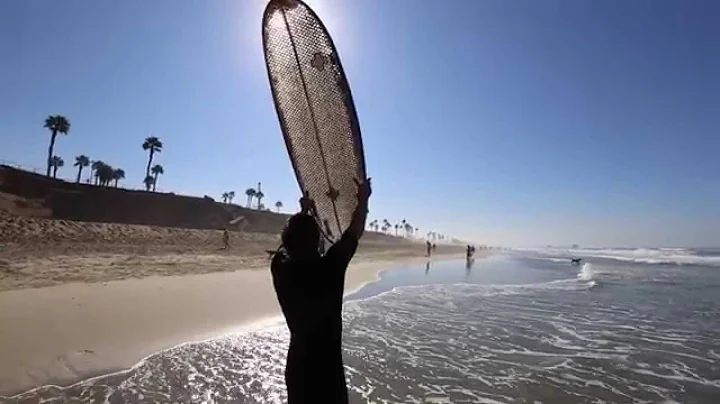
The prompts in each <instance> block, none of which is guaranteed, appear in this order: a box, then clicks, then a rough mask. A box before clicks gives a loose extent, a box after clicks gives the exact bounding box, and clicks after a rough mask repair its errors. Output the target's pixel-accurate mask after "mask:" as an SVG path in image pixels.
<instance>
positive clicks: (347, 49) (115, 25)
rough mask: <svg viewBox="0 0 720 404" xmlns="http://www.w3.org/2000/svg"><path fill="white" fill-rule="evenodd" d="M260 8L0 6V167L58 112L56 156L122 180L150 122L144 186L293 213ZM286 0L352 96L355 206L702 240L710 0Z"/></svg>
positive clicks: (28, 157)
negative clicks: (359, 196)
mask: <svg viewBox="0 0 720 404" xmlns="http://www.w3.org/2000/svg"><path fill="white" fill-rule="evenodd" d="M264 4H265V2H264V1H262V0H244V1H237V0H214V1H171V0H154V1H144V0H126V1H122V2H96V1H89V0H82V1H79V0H68V1H62V2H60V1H40V0H26V1H2V2H0V49H2V55H3V56H2V59H1V61H0V160H7V161H12V162H15V163H19V164H24V165H27V166H34V167H38V168H41V167H43V161H44V159H45V153H46V148H47V143H48V140H49V134H48V132H47V131H46V130H45V129H43V128H42V123H43V119H44V118H45V117H46V116H47V115H48V114H55V113H59V114H63V115H65V116H67V117H68V118H69V119H70V121H71V123H72V130H71V132H70V134H69V135H68V136H66V137H63V138H60V139H59V140H58V142H57V146H56V154H58V155H60V156H62V157H63V158H64V159H65V161H66V164H67V165H70V164H72V160H73V159H74V156H76V155H78V154H86V155H88V156H90V157H91V158H92V159H101V160H103V161H105V162H107V163H109V164H111V165H113V166H116V167H121V168H123V169H125V171H126V173H127V180H125V182H124V183H125V184H126V185H127V186H131V187H140V186H141V181H142V178H143V172H144V167H145V163H146V158H147V156H146V154H145V153H144V152H143V151H142V149H141V147H140V146H141V143H142V141H143V139H144V138H145V137H146V136H150V135H153V136H158V137H160V138H161V139H162V140H163V142H164V143H165V148H164V150H163V152H162V154H161V155H160V156H159V157H158V160H157V161H158V163H160V164H162V165H163V166H164V167H165V175H164V176H163V177H162V178H161V179H160V181H159V184H158V186H159V188H161V189H162V190H165V191H174V192H178V193H187V194H194V195H203V194H209V195H212V196H214V197H216V198H217V197H219V195H220V194H221V193H222V192H223V191H227V190H235V191H236V192H237V193H242V192H243V191H244V190H245V189H246V188H247V187H249V186H254V185H255V184H256V183H257V182H258V181H262V183H263V191H264V193H265V195H266V199H267V201H268V202H271V203H272V202H274V201H275V200H281V201H283V202H284V203H285V205H286V210H288V209H294V208H295V206H296V199H297V196H298V188H297V185H296V182H295V179H294V176H293V173H292V169H291V166H290V163H289V161H288V157H287V153H286V150H285V148H284V144H283V142H282V137H281V134H280V131H279V126H278V121H277V117H276V115H275V111H274V108H273V104H272V99H271V95H270V90H269V86H268V80H267V75H266V71H265V67H264V62H263V56H262V45H261V39H260V22H261V17H262V10H263V8H264ZM308 4H310V5H311V6H312V7H314V8H315V10H316V12H317V13H318V14H319V15H320V17H321V18H323V20H324V21H325V23H326V25H327V26H328V29H329V30H330V32H331V34H332V35H333V38H334V40H335V42H336V45H337V47H338V49H339V52H340V55H341V57H342V60H343V64H344V67H345V70H346V73H347V75H348V79H349V81H350V85H351V87H352V89H353V93H354V96H355V103H356V107H357V109H358V114H359V118H360V122H361V127H362V131H363V139H364V143H365V148H366V151H365V153H366V158H367V166H368V171H369V173H370V175H371V176H372V177H373V183H374V187H375V189H374V191H375V193H374V196H373V201H372V206H371V218H387V219H390V220H391V221H400V220H402V219H407V220H408V221H410V222H412V223H414V224H416V225H417V226H418V227H420V228H421V229H422V230H423V231H428V230H430V229H434V230H438V231H441V232H445V233H447V234H451V235H455V236H457V237H463V238H468V239H473V240H475V241H478V242H486V243H494V244H501V245H544V244H568V243H578V244H583V245H596V246H600V245H602V246H624V245H625V246H634V245H637V246H648V245H666V246H670V245H675V246H678V245H688V246H699V245H706V246H707V245H720V158H719V157H718V154H719V152H720V24H717V21H718V20H720V3H717V2H715V1H672V2H671V1H661V0H652V1H650V0H638V1H631V2H626V1H618V0H607V1H583V0H578V1H560V2H558V1H539V0H537V1H536V0H515V1H485V0H466V1H453V2H450V1H429V0H393V1H387V0H363V1H350V0H314V1H313V0H309V1H308ZM60 174H61V176H63V177H65V178H72V177H73V175H74V172H73V169H72V167H65V168H63V169H61V172H60ZM243 199H244V198H241V200H243Z"/></svg>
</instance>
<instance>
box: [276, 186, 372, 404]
mask: <svg viewBox="0 0 720 404" xmlns="http://www.w3.org/2000/svg"><path fill="white" fill-rule="evenodd" d="M370 193H371V187H370V180H369V179H368V180H367V181H366V182H365V183H363V184H358V207H357V209H356V210H355V213H354V214H353V217H352V221H351V223H350V227H349V228H348V229H347V230H346V231H345V233H343V234H342V236H341V237H340V240H339V241H338V242H337V243H335V244H334V245H333V246H331V247H330V248H329V249H328V251H327V254H325V255H324V256H323V255H321V254H320V253H319V252H318V245H319V242H320V237H321V233H320V229H319V228H318V225H317V223H316V221H315V219H314V218H313V216H311V214H310V212H311V211H312V210H313V209H314V208H313V203H312V201H311V200H309V199H308V198H307V197H303V198H302V199H301V200H300V206H301V208H302V211H301V212H300V213H298V214H296V215H294V216H293V217H291V218H290V220H288V223H287V225H286V226H285V229H284V230H283V233H282V242H283V248H282V250H281V251H280V252H279V253H278V254H276V255H275V256H274V257H273V260H272V264H271V267H270V269H271V272H272V276H273V285H274V286H275V292H276V293H277V297H278V301H279V302H280V307H281V308H282V312H283V314H284V315H285V320H286V322H287V325H288V328H289V329H290V348H289V349H288V355H287V365H286V367H285V384H286V386H287V393H288V404H304V403H329V404H346V403H347V402H348V393H347V385H346V384H345V369H344V368H343V362H342V345H341V343H342V300H343V293H344V288H345V272H346V271H347V267H348V264H349V263H350V260H351V259H352V257H353V255H354V254H355V250H356V249H357V246H358V240H359V239H360V237H361V236H362V233H363V230H364V229H365V220H366V218H367V207H368V198H369V197H370Z"/></svg>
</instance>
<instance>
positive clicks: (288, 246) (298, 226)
mask: <svg viewBox="0 0 720 404" xmlns="http://www.w3.org/2000/svg"><path fill="white" fill-rule="evenodd" d="M320 236H321V235H320V229H319V228H318V225H317V222H315V219H314V218H313V217H312V216H310V215H308V214H304V213H298V214H295V215H293V216H292V217H290V219H289V220H288V221H287V223H286V224H285V228H284V229H283V232H282V236H281V239H282V243H283V247H284V248H285V250H286V251H287V252H288V253H289V254H290V255H291V256H292V255H298V254H307V253H309V252H317V250H318V245H319V244H320Z"/></svg>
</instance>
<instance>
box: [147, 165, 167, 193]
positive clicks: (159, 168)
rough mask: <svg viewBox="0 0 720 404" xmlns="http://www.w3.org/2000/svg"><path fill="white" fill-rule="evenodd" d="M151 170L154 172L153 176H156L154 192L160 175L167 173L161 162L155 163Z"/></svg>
mask: <svg viewBox="0 0 720 404" xmlns="http://www.w3.org/2000/svg"><path fill="white" fill-rule="evenodd" d="M150 172H152V174H153V177H154V178H153V187H152V189H153V192H155V187H156V186H157V180H158V175H160V174H165V171H164V170H163V167H162V166H161V165H160V164H155V165H154V166H153V168H152V169H151V170H150Z"/></svg>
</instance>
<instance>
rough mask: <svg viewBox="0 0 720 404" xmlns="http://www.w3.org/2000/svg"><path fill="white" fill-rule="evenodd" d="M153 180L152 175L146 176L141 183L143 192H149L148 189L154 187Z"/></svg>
mask: <svg viewBox="0 0 720 404" xmlns="http://www.w3.org/2000/svg"><path fill="white" fill-rule="evenodd" d="M154 182H155V178H154V177H153V176H152V175H148V176H146V177H145V179H144V180H143V183H144V184H145V190H146V191H150V188H152V187H153V186H154Z"/></svg>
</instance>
